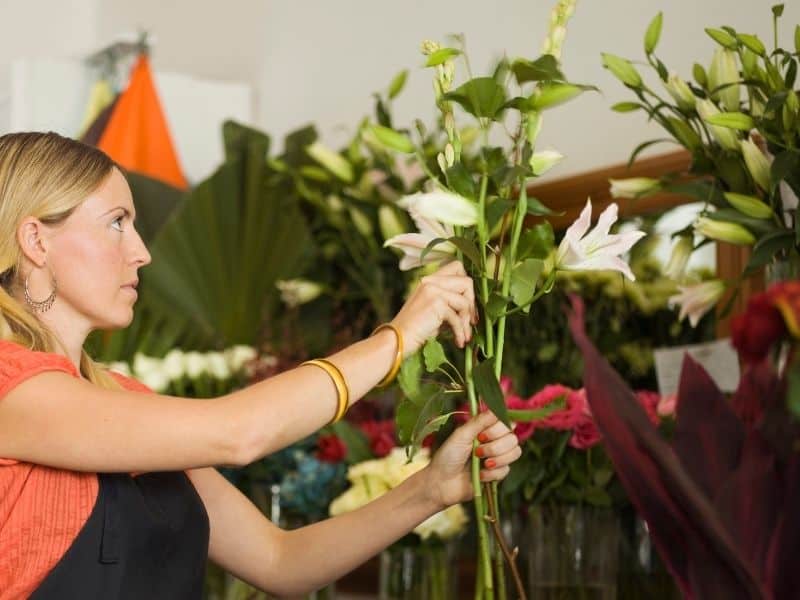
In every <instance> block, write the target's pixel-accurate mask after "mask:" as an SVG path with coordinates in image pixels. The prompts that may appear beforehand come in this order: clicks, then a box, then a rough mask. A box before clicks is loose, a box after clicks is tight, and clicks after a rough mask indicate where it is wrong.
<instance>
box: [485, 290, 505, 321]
mask: <svg viewBox="0 0 800 600" xmlns="http://www.w3.org/2000/svg"><path fill="white" fill-rule="evenodd" d="M508 302H509V298H504V297H503V296H501V295H500V294H498V293H497V292H492V293H491V294H490V295H489V300H488V301H487V302H486V314H487V316H488V317H489V318H490V319H491V320H492V321H495V320H496V319H497V318H498V317H499V316H500V315H502V314H503V313H504V312H505V311H506V306H508Z"/></svg>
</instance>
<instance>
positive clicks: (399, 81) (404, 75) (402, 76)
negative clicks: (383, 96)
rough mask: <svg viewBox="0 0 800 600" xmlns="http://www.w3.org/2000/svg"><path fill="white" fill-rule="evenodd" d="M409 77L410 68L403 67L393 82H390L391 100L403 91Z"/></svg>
mask: <svg viewBox="0 0 800 600" xmlns="http://www.w3.org/2000/svg"><path fill="white" fill-rule="evenodd" d="M407 79H408V69H403V70H402V71H400V72H399V73H398V74H397V75H395V76H394V79H392V82H391V83H390V84H389V100H394V99H395V98H396V97H397V95H398V94H399V93H400V92H402V91H403V88H404V87H405V85H406V80H407Z"/></svg>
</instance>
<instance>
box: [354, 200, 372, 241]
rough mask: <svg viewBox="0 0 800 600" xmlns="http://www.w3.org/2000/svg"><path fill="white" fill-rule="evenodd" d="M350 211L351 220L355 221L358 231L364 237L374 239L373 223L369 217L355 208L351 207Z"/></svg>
mask: <svg viewBox="0 0 800 600" xmlns="http://www.w3.org/2000/svg"><path fill="white" fill-rule="evenodd" d="M349 211H350V218H351V219H352V220H353V225H355V227H356V231H358V233H360V234H361V235H363V236H364V237H372V222H371V221H370V220H369V217H368V216H367V215H365V214H364V212H363V211H361V210H359V209H358V208H356V207H355V206H350V207H349Z"/></svg>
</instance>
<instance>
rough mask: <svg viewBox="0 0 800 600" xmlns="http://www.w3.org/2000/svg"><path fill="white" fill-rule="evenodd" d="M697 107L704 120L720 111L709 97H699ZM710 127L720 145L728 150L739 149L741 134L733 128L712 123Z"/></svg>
mask: <svg viewBox="0 0 800 600" xmlns="http://www.w3.org/2000/svg"><path fill="white" fill-rule="evenodd" d="M695 108H696V109H697V114H699V115H700V118H701V119H703V120H704V121H705V120H708V118H709V117H712V116H714V115H718V114H719V112H720V111H719V109H718V108H717V106H716V105H715V104H714V103H713V102H712V101H711V100H709V99H707V98H698V99H697V102H696V103H695ZM708 129H709V131H710V132H711V135H712V136H713V137H714V139H716V140H717V142H719V145H720V146H722V147H723V148H725V149H726V150H739V136H738V135H737V134H736V132H735V131H734V130H733V129H729V128H728V127H720V126H719V125H711V124H709V125H708Z"/></svg>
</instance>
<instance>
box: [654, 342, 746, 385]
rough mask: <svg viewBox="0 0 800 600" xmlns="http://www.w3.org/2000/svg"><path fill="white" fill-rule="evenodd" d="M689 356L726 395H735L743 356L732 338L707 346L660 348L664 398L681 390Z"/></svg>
mask: <svg viewBox="0 0 800 600" xmlns="http://www.w3.org/2000/svg"><path fill="white" fill-rule="evenodd" d="M686 353H688V354H689V356H691V357H692V358H693V359H694V360H696V361H697V362H698V363H700V364H701V365H702V366H703V368H704V369H705V370H706V371H708V374H709V375H710V376H711V379H713V380H714V382H715V383H716V384H717V385H718V386H719V389H721V390H722V391H723V392H734V391H736V388H737V387H738V385H739V375H740V373H739V357H738V356H737V355H736V351H735V350H734V349H733V346H731V341H730V338H724V339H721V340H716V341H713V342H707V343H704V344H692V345H689V346H673V347H670V348H657V349H656V350H655V351H654V355H655V363H656V378H657V379H658V391H659V393H660V394H661V395H662V396H666V395H668V394H674V393H675V392H677V391H678V383H679V382H680V378H681V367H682V366H683V357H684V355H685V354H686Z"/></svg>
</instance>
